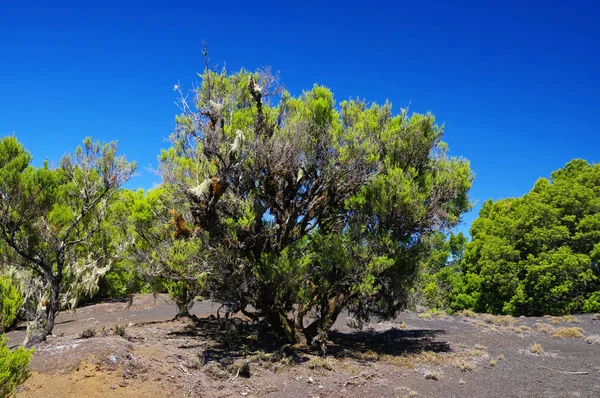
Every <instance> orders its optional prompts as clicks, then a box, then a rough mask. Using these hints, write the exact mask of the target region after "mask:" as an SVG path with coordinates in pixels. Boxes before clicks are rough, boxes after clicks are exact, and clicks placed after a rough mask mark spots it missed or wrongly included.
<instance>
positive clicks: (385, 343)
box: [327, 328, 451, 358]
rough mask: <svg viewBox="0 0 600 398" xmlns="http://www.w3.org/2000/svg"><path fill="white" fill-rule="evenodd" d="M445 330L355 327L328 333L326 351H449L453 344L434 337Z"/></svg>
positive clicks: (398, 353)
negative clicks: (328, 343)
mask: <svg viewBox="0 0 600 398" xmlns="http://www.w3.org/2000/svg"><path fill="white" fill-rule="evenodd" d="M445 333H446V332H445V331H444V330H431V329H411V330H404V329H398V328H391V329H388V330H384V331H355V332H348V333H343V332H337V331H332V332H331V333H330V334H329V340H330V343H332V344H330V345H329V346H328V349H327V352H328V353H331V354H332V355H334V356H335V357H338V358H340V357H341V358H343V357H357V356H360V355H361V354H364V353H374V354H376V355H378V356H380V355H393V356H401V355H409V354H416V353H420V352H423V351H433V352H436V353H439V352H449V351H451V350H450V344H448V342H445V341H435V338H436V337H438V336H440V335H444V334H445Z"/></svg>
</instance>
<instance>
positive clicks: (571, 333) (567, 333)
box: [550, 327, 585, 339]
mask: <svg viewBox="0 0 600 398" xmlns="http://www.w3.org/2000/svg"><path fill="white" fill-rule="evenodd" d="M550 335H551V336H552V337H565V338H572V339H580V338H583V337H585V336H584V334H583V329H582V328H576V327H564V328H558V329H555V330H553V331H552V332H550Z"/></svg>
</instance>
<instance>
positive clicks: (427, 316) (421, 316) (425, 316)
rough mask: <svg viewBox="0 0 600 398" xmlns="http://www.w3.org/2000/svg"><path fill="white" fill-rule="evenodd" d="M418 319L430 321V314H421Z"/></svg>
mask: <svg viewBox="0 0 600 398" xmlns="http://www.w3.org/2000/svg"><path fill="white" fill-rule="evenodd" d="M419 319H424V320H430V319H431V314H430V313H429V312H424V313H422V314H419Z"/></svg>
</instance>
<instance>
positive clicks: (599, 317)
mask: <svg viewBox="0 0 600 398" xmlns="http://www.w3.org/2000/svg"><path fill="white" fill-rule="evenodd" d="M594 319H597V320H599V321H600V313H598V314H594Z"/></svg>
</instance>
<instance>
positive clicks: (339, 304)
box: [304, 294, 346, 346]
mask: <svg viewBox="0 0 600 398" xmlns="http://www.w3.org/2000/svg"><path fill="white" fill-rule="evenodd" d="M345 297H346V296H345V295H344V294H339V295H337V296H335V297H334V298H332V299H329V300H323V303H322V305H321V316H320V317H319V318H318V319H315V320H314V321H313V322H312V323H311V324H310V325H308V326H307V327H305V328H304V337H305V339H306V342H307V343H308V344H312V343H313V342H315V338H316V337H319V339H320V340H323V341H320V343H321V345H322V346H323V345H324V344H325V341H324V340H326V339H327V334H328V333H329V329H331V326H333V324H334V323H335V321H336V320H337V318H338V316H339V315H340V314H341V312H342V310H343V309H344V304H345V302H346V301H345Z"/></svg>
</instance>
